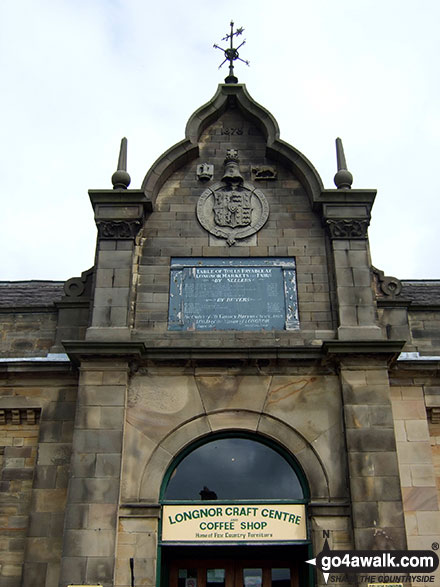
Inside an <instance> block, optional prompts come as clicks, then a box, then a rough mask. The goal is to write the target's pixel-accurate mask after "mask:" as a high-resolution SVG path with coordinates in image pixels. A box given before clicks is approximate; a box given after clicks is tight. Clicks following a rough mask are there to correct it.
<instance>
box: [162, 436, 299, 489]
mask: <svg viewBox="0 0 440 587" xmlns="http://www.w3.org/2000/svg"><path fill="white" fill-rule="evenodd" d="M302 498H303V492H302V488H301V485H300V483H299V480H298V477H297V475H296V473H295V471H294V470H293V469H292V467H291V465H290V464H289V463H288V462H287V461H286V460H285V458H284V457H282V456H281V455H280V454H279V453H278V452H276V451H275V450H274V449H272V448H270V447H269V446H266V445H265V444H262V443H260V442H257V441H255V440H250V439H248V438H221V439H217V440H213V441H211V442H208V443H206V444H203V445H202V446H199V447H198V448H196V449H195V450H193V451H192V452H191V453H189V454H188V456H186V457H185V458H184V459H183V460H182V461H181V462H180V463H179V464H178V465H177V467H176V469H175V470H174V472H173V474H172V476H171V479H170V481H169V483H168V487H167V489H166V492H165V499H188V500H199V499H202V500H215V499H302Z"/></svg>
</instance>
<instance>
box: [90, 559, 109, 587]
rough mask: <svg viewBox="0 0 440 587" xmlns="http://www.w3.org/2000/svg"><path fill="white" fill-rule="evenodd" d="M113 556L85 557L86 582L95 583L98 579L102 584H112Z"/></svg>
mask: <svg viewBox="0 0 440 587" xmlns="http://www.w3.org/2000/svg"><path fill="white" fill-rule="evenodd" d="M114 562H115V561H114V557H113V556H107V557H103V556H97V557H89V558H88V559H87V567H86V581H87V583H89V584H90V583H91V582H93V583H96V582H98V581H99V583H100V584H102V585H111V584H113V568H114Z"/></svg>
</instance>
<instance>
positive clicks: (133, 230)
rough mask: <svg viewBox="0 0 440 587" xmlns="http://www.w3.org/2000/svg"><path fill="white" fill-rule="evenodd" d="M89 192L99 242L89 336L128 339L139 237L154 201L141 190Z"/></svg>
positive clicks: (96, 338) (88, 337) (94, 338)
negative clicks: (136, 240)
mask: <svg viewBox="0 0 440 587" xmlns="http://www.w3.org/2000/svg"><path fill="white" fill-rule="evenodd" d="M89 195H90V200H91V202H92V205H93V209H94V211H95V222H96V226H97V228H98V242H97V247H96V265H95V272H96V277H95V289H94V296H93V304H92V318H91V326H90V327H89V329H88V331H87V335H86V338H87V339H88V340H103V339H104V338H105V340H109V339H111V340H116V339H117V340H127V339H128V338H129V307H130V294H131V288H132V268H133V262H134V258H133V256H134V249H135V238H136V235H137V234H138V233H139V231H140V229H141V228H142V226H143V223H144V220H145V216H146V213H147V212H148V211H151V203H150V202H149V201H148V200H147V198H146V196H145V194H144V192H142V191H140V190H124V189H116V190H101V191H98V190H90V191H89ZM102 328H104V329H105V331H102Z"/></svg>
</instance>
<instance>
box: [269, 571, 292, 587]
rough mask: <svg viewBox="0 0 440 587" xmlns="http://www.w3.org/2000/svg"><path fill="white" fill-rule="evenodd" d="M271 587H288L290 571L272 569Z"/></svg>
mask: <svg viewBox="0 0 440 587" xmlns="http://www.w3.org/2000/svg"><path fill="white" fill-rule="evenodd" d="M271 574H272V587H290V569H272V573H271Z"/></svg>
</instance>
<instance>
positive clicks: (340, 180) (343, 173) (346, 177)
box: [334, 138, 353, 190]
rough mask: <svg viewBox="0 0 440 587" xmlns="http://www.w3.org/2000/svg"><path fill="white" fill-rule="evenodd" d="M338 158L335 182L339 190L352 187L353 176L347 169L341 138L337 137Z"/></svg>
mask: <svg viewBox="0 0 440 587" xmlns="http://www.w3.org/2000/svg"><path fill="white" fill-rule="evenodd" d="M336 160H337V162H338V171H337V173H336V175H335V178H334V182H335V185H336V187H337V188H338V190H342V189H346V190H349V189H351V184H352V183H353V176H352V175H351V173H350V172H349V171H348V169H347V163H346V161H345V155H344V147H343V146H342V141H341V139H340V138H337V139H336Z"/></svg>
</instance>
